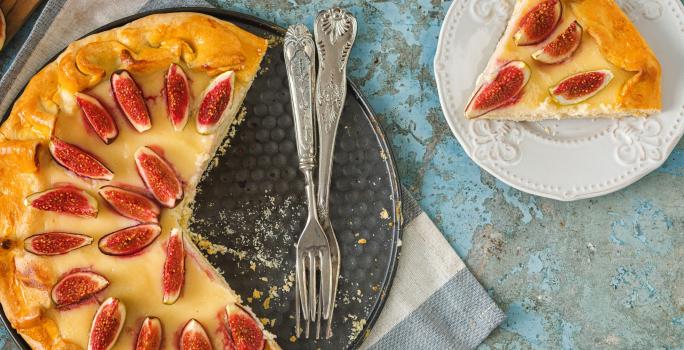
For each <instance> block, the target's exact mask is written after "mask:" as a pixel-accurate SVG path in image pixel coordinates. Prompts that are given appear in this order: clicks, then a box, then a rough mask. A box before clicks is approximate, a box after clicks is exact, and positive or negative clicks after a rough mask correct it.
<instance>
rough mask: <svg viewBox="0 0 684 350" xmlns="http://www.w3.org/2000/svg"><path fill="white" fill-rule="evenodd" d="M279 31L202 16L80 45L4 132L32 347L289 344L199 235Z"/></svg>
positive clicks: (11, 302) (7, 201) (9, 279)
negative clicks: (211, 168)
mask: <svg viewBox="0 0 684 350" xmlns="http://www.w3.org/2000/svg"><path fill="white" fill-rule="evenodd" d="M267 48H268V42H267V40H266V39H263V38H260V37H257V36H255V35H253V34H251V33H249V32H246V31H244V30H242V29H240V28H238V27H237V26H235V25H233V24H231V23H228V22H224V21H222V20H218V19H216V18H213V17H210V16H206V15H202V14H196V13H173V14H156V15H151V16H148V17H144V18H141V19H139V20H136V21H134V22H131V23H129V24H127V25H124V26H123V27H120V28H115V29H112V30H108V31H105V32H101V33H98V34H93V35H91V36H88V37H86V38H84V39H81V40H78V41H76V42H73V43H72V44H71V45H69V46H68V47H67V49H66V50H65V51H64V52H63V53H62V54H61V55H59V57H57V59H56V60H55V61H53V62H51V63H49V64H48V65H47V66H45V68H43V69H42V70H41V71H40V72H38V74H36V75H35V76H34V77H33V78H32V79H31V81H30V82H29V84H28V85H27V86H26V89H25V90H24V92H23V93H22V95H21V96H20V97H19V98H18V100H17V101H16V103H15V104H14V106H13V108H12V110H11V113H10V115H9V117H8V119H7V120H6V121H5V122H4V123H3V124H2V125H1V126H0V191H1V193H2V195H0V302H1V303H2V307H3V311H4V312H5V314H6V315H7V318H8V319H9V320H10V322H11V325H12V327H14V328H15V329H16V330H17V331H18V333H19V334H20V335H21V336H22V337H23V338H24V339H25V340H26V342H27V343H28V344H29V345H30V346H31V348H33V349H89V350H108V349H132V348H135V349H141V350H142V349H160V348H165V349H254V350H261V349H279V347H278V345H277V343H276V342H275V340H274V336H273V335H271V334H270V333H269V332H268V331H266V330H265V329H264V328H263V327H262V324H261V322H259V321H258V320H257V318H256V316H255V315H254V314H253V313H252V312H251V311H250V310H249V309H248V308H247V307H245V306H242V305H241V301H240V297H239V296H238V295H237V294H236V293H235V292H234V291H233V290H232V289H231V288H230V287H229V285H228V283H226V281H225V280H224V279H223V277H222V276H221V275H220V274H218V273H217V271H216V270H215V269H214V268H213V267H212V266H211V265H210V264H209V263H208V262H207V260H206V259H205V258H204V257H203V255H202V254H201V253H200V252H199V251H198V249H197V247H196V246H195V245H194V244H193V243H192V240H191V239H190V237H189V234H188V232H187V221H188V217H189V212H190V210H189V208H190V207H189V205H190V203H191V202H192V200H193V197H194V195H195V188H196V185H197V184H198V181H199V179H200V177H201V175H202V173H203V172H204V170H205V169H206V167H207V163H208V161H209V160H210V159H211V158H212V157H213V156H214V153H215V152H216V150H217V147H218V146H219V143H220V142H221V141H222V140H223V138H224V137H225V136H226V134H227V131H228V128H229V125H230V124H231V123H232V122H233V120H234V119H235V118H236V115H237V113H238V111H239V109H240V106H241V104H242V101H243V99H244V97H245V94H246V93H247V90H248V89H249V88H250V86H251V84H252V81H253V80H254V78H255V76H256V74H257V72H258V70H259V67H260V64H261V60H262V58H263V57H264V54H265V53H266V50H267Z"/></svg>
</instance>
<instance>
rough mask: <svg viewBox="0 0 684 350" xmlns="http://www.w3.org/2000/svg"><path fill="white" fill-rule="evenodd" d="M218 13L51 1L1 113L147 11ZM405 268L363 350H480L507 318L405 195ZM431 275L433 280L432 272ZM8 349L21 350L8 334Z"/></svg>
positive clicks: (0, 335)
mask: <svg viewBox="0 0 684 350" xmlns="http://www.w3.org/2000/svg"><path fill="white" fill-rule="evenodd" d="M172 6H211V5H210V4H209V3H207V2H205V1H203V0H191V1H187V0H186V1H179V0H150V1H147V2H146V1H140V0H117V1H111V0H49V1H48V3H47V5H46V6H45V7H44V8H43V9H42V12H41V14H40V16H39V17H38V19H37V21H36V23H35V26H34V28H33V29H32V31H31V33H30V34H29V36H28V38H27V40H26V42H25V44H24V45H23V46H22V47H21V49H20V50H19V52H18V54H17V56H16V59H15V61H14V62H13V63H12V64H11V65H10V68H9V70H8V71H7V72H6V74H5V75H4V76H3V77H2V78H1V79H0V97H1V98H2V100H0V113H3V114H4V113H5V111H6V110H7V109H8V108H9V107H10V103H11V102H12V101H13V100H14V98H15V96H16V95H17V94H18V93H19V92H20V91H21V89H22V87H23V86H24V85H25V84H26V83H27V82H28V80H29V79H30V78H31V76H32V75H33V74H34V73H35V72H36V71H37V69H38V68H40V67H41V66H42V65H43V64H45V62H46V60H47V59H49V58H50V57H53V56H54V55H55V54H57V53H58V52H60V51H61V50H62V49H63V48H64V47H66V45H68V44H69V43H70V42H71V41H73V40H75V39H77V38H79V37H81V36H83V35H84V34H86V33H87V32H89V31H91V30H93V29H95V28H98V27H100V26H102V25H104V24H107V23H109V22H111V21H113V20H116V19H119V18H122V17H125V16H129V15H132V14H135V13H139V12H141V11H144V10H151V9H156V8H165V7H172ZM403 200H404V203H403V210H404V213H403V214H404V225H405V227H404V231H403V232H404V234H403V235H404V237H403V241H402V249H401V257H400V259H399V268H398V270H397V273H396V277H395V280H394V284H393V286H392V289H391V292H390V294H389V296H388V298H387V301H386V304H385V308H384V311H383V312H382V314H381V315H380V318H379V319H378V321H377V322H376V324H375V326H374V328H373V330H372V331H371V332H370V334H369V335H368V337H367V339H366V341H365V342H364V345H363V346H362V348H363V349H373V350H379V349H388V350H396V349H430V350H442V349H443V350H452V349H474V348H475V347H477V346H478V345H479V344H480V343H481V342H482V341H483V340H484V339H485V338H486V337H487V335H488V334H489V333H490V332H491V331H492V330H493V329H494V328H496V327H497V326H498V325H499V324H500V323H501V322H502V321H503V319H504V318H505V315H504V313H503V312H502V311H501V310H500V309H499V308H498V307H497V306H496V304H495V303H494V302H493V301H492V300H491V298H490V297H489V295H488V294H487V292H486V291H485V290H484V289H483V288H482V286H480V284H479V283H478V282H477V280H475V278H474V277H473V275H472V274H471V273H470V271H468V269H467V268H466V267H465V265H464V264H463V262H462V261H461V259H460V258H459V257H458V256H457V255H456V253H455V252H454V250H453V249H452V248H451V246H450V245H449V243H448V242H447V241H446V239H444V237H443V235H442V233H441V232H440V231H439V230H438V229H437V227H436V226H435V225H434V223H433V222H432V221H431V220H430V219H429V218H428V216H427V215H426V214H425V213H424V212H423V211H422V209H421V208H420V207H419V206H418V203H417V202H416V201H415V200H414V199H413V198H410V196H409V195H408V193H407V192H406V191H404V198H403ZM426 271H429V273H426ZM0 349H2V350H4V349H8V350H9V349H16V347H15V346H14V345H12V344H11V341H9V339H8V338H7V333H6V332H5V331H4V330H0Z"/></svg>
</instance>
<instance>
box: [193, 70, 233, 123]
mask: <svg viewBox="0 0 684 350" xmlns="http://www.w3.org/2000/svg"><path fill="white" fill-rule="evenodd" d="M234 87H235V73H234V72H233V71H227V72H224V73H222V74H220V75H219V76H217V77H216V78H214V80H212V82H211V83H210V84H209V86H208V87H207V88H206V89H205V90H204V92H203V93H202V98H201V99H200V104H199V107H198V108H197V119H196V120H195V122H196V126H197V131H198V132H199V133H200V134H211V133H212V132H214V131H216V129H217V128H218V127H219V126H220V125H221V123H222V122H223V120H224V119H225V118H226V115H227V114H228V113H229V111H230V107H231V105H232V103H233V94H234V91H235V88H234Z"/></svg>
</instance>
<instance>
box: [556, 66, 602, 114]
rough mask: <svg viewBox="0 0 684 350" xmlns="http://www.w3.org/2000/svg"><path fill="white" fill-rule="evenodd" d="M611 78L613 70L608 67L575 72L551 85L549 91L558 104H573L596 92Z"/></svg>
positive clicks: (586, 98)
mask: <svg viewBox="0 0 684 350" xmlns="http://www.w3.org/2000/svg"><path fill="white" fill-rule="evenodd" d="M612 79H613V72H611V71H610V70H608V69H601V70H595V71H588V72H582V73H577V74H574V75H571V76H569V77H567V78H565V79H563V80H561V81H560V82H559V83H558V84H557V85H556V86H553V87H551V88H550V89H549V93H550V94H551V96H552V97H553V99H554V100H555V101H556V102H557V103H558V104H560V105H566V106H567V105H573V104H577V103H580V102H583V101H586V100H588V99H589V98H591V97H593V96H594V95H596V94H598V93H599V92H601V91H602V90H603V89H604V88H605V87H606V86H607V85H608V84H609V83H610V82H611V80H612Z"/></svg>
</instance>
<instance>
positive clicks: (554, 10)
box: [513, 0, 563, 46]
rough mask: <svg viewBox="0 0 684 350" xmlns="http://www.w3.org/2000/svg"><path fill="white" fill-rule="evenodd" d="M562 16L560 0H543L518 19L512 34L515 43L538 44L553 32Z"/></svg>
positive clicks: (522, 44)
mask: <svg viewBox="0 0 684 350" xmlns="http://www.w3.org/2000/svg"><path fill="white" fill-rule="evenodd" d="M562 16H563V4H562V2H561V0H545V1H543V2H540V3H539V4H537V5H536V6H534V7H533V8H531V9H530V10H529V11H528V12H527V13H526V14H525V15H524V16H523V17H522V19H521V20H520V22H519V24H518V26H519V28H518V31H517V32H516V33H515V34H514V35H513V39H514V40H515V43H516V45H518V46H528V45H535V44H539V43H540V42H542V41H544V40H546V38H548V37H549V35H551V33H553V31H554V30H555V29H556V27H557V26H558V23H559V22H560V20H561V17H562Z"/></svg>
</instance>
